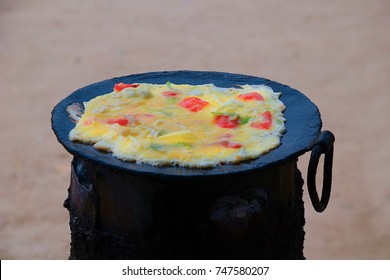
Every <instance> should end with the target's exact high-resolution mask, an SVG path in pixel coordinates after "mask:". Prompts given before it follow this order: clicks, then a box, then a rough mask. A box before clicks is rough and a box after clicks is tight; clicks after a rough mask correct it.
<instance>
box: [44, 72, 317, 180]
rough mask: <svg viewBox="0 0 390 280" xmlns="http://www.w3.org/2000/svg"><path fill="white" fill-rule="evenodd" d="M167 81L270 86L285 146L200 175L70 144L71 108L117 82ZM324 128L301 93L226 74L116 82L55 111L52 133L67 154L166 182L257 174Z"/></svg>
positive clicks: (307, 146)
mask: <svg viewBox="0 0 390 280" xmlns="http://www.w3.org/2000/svg"><path fill="white" fill-rule="evenodd" d="M167 81H170V82H172V83H175V84H191V85H198V84H208V83H213V84H214V85H216V86H218V87H234V86H236V85H244V84H250V85H254V84H264V85H267V86H270V87H271V88H272V89H273V90H274V91H276V92H281V93H282V94H281V97H280V98H281V100H282V102H283V103H284V104H285V106H286V110H285V111H284V115H285V118H286V129H287V131H286V132H285V134H284V135H283V137H282V141H281V145H280V146H279V147H277V148H276V149H273V150H271V151H270V152H268V153H267V154H264V155H262V156H260V157H259V158H257V159H255V160H249V161H245V162H242V163H238V164H224V165H220V166H216V167H213V168H207V169H197V168H187V167H176V166H163V167H155V166H151V165H143V164H136V163H132V162H124V161H122V160H119V159H117V158H115V157H113V156H112V154H111V153H105V152H100V151H98V150H96V149H95V148H94V147H93V146H92V145H87V144H82V143H78V142H72V141H70V140H69V139H68V134H69V132H70V130H71V129H72V128H73V127H74V126H75V123H74V122H72V121H71V120H70V118H69V115H68V112H67V111H66V108H67V107H68V106H69V105H71V104H73V103H79V104H82V103H83V102H85V101H89V100H90V99H92V98H94V97H96V96H98V95H102V94H106V93H109V92H111V91H112V90H113V87H114V84H116V83H119V82H124V83H155V84H165V83H166V82H167ZM321 126H322V122H321V116H320V112H319V110H318V108H317V107H316V106H315V105H314V104H313V103H312V102H311V101H310V100H309V99H308V98H307V97H306V96H305V95H303V94H302V93H301V92H299V91H297V90H295V89H293V88H291V87H289V86H286V85H283V84H280V83H277V82H274V81H270V80H268V79H264V78H259V77H253V76H248V75H241V74H230V73H222V72H203V71H164V72H150V73H143V74H136V75H129V76H123V77H117V78H113V79H109V80H105V81H101V82H98V83H95V84H91V85H88V86H86V87H83V88H81V89H79V90H76V91H75V92H73V93H72V94H71V95H69V96H68V97H66V98H65V99H64V100H62V101H61V102H60V103H58V104H57V106H56V107H55V108H54V109H53V111H52V128H53V130H54V132H55V134H56V136H57V139H58V141H59V142H60V143H61V144H62V145H63V146H64V147H65V149H66V150H67V151H68V152H69V153H71V154H73V155H75V156H80V157H83V158H85V159H88V160H91V161H94V162H96V163H99V164H104V165H107V166H110V167H112V168H119V169H121V170H126V171H128V172H134V173H148V174H149V175H162V176H210V175H212V176H216V175H226V174H233V173H243V172H247V171H254V170H258V169H262V168H265V167H268V166H271V165H275V164H279V163H282V162H286V161H289V160H292V159H294V158H297V157H298V156H300V155H302V154H304V153H305V152H307V151H309V150H311V149H312V147H313V145H312V144H313V141H315V139H316V138H317V136H318V135H319V133H320V130H321Z"/></svg>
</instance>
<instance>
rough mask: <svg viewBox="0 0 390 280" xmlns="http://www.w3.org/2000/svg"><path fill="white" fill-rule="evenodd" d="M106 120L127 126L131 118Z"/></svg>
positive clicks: (109, 122)
mask: <svg viewBox="0 0 390 280" xmlns="http://www.w3.org/2000/svg"><path fill="white" fill-rule="evenodd" d="M106 122H107V123H108V124H119V125H122V126H125V125H127V124H128V123H129V120H128V119H125V118H119V119H108V120H107V121H106Z"/></svg>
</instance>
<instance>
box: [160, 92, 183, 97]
mask: <svg viewBox="0 0 390 280" xmlns="http://www.w3.org/2000/svg"><path fill="white" fill-rule="evenodd" d="M162 95H163V96H166V97H176V96H178V95H179V93H178V92H177V91H172V90H167V91H163V92H162Z"/></svg>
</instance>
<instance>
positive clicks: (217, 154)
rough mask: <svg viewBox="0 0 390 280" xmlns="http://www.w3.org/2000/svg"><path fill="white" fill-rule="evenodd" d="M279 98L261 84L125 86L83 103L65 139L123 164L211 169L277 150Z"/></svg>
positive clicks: (280, 117)
mask: <svg viewBox="0 0 390 280" xmlns="http://www.w3.org/2000/svg"><path fill="white" fill-rule="evenodd" d="M279 96H280V93H278V92H274V91H273V90H272V88H270V87H268V86H265V85H241V86H237V87H234V88H222V87H216V86H215V85H213V84H204V85H187V84H173V83H170V82H167V83H166V84H147V83H139V84H125V83H118V84H115V85H114V88H113V91H112V92H111V93H107V94H104V95H100V96H98V97H96V98H94V99H92V100H90V101H88V102H85V103H84V107H85V110H84V113H83V115H82V116H81V118H79V120H78V122H77V124H76V126H75V128H74V129H72V130H71V131H70V133H69V139H70V140H72V141H80V142H83V143H89V144H93V145H94V147H95V148H96V149H99V150H105V151H110V152H112V153H113V155H114V156H115V157H117V158H119V159H121V160H124V161H135V162H137V163H146V164H151V165H178V166H185V167H197V168H204V167H212V166H215V165H219V164H223V163H237V162H241V161H244V160H248V159H254V158H257V157H259V156H261V155H262V154H264V153H266V152H268V151H270V150H271V149H273V148H275V147H277V146H279V145H280V138H281V136H282V134H283V132H284V130H285V126H284V122H285V118H284V117H283V111H284V109H285V106H284V104H283V103H282V102H281V101H280V100H279Z"/></svg>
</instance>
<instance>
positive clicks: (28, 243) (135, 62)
mask: <svg viewBox="0 0 390 280" xmlns="http://www.w3.org/2000/svg"><path fill="white" fill-rule="evenodd" d="M147 3H150V4H147ZM389 27H390V2H389V1H387V0H382V1H381V0H372V1H366V0H343V1H335V0H332V1H321V0H316V1H313V0H298V1H287V0H277V1H275V0H272V1H271V0H267V1H249V0H241V1H223V0H218V1H195V0H193V1H191V0H162V1H153V2H150V1H126V0H111V1H96V0H83V1H76V0H67V1H53V0H35V1H30V0H0V86H1V104H0V114H1V118H0V131H1V134H0V139H1V145H0V155H1V157H0V178H1V181H0V199H1V203H0V259H66V258H67V257H68V256H69V242H70V232H69V227H68V213H67V211H66V209H64V208H63V207H62V203H63V200H64V199H65V198H66V195H67V187H68V185H69V166H70V161H71V156H70V155H69V154H67V152H66V151H65V150H64V149H63V147H62V146H61V145H60V144H58V143H57V141H56V139H55V136H54V134H53V132H52V130H51V127H50V112H51V110H52V108H53V107H54V106H55V104H57V103H58V102H59V101H60V100H61V99H62V98H64V97H66V96H67V95H68V94H70V93H71V92H73V91H74V90H76V89H78V88H80V87H82V86H85V85H87V84H90V83H93V82H97V81H100V80H103V79H107V78H111V77H115V76H122V75H127V74H133V73H142V72H149V71H157V70H180V69H188V70H215V71H223V72H232V73H242V74H249V75H255V76H260V77H266V78H269V79H272V80H276V81H279V82H281V83H284V84H288V85H290V86H292V87H294V88H297V89H299V90H300V91H301V92H303V93H305V95H307V96H308V97H309V98H310V99H311V100H313V102H315V103H316V104H317V106H318V107H319V108H320V111H321V113H322V119H323V122H324V129H328V130H331V131H332V132H333V133H334V134H335V135H336V146H335V159H334V170H333V172H334V175H333V176H334V179H333V192H332V196H331V201H330V204H329V207H328V209H327V210H326V211H325V212H324V213H322V214H318V213H316V212H315V211H314V209H313V208H312V207H311V205H310V200H309V198H308V196H307V192H305V197H304V199H305V202H306V219H307V224H306V226H305V229H306V241H305V255H306V257H307V258H308V259H390V218H389V217H390V188H389V187H390V183H389V179H388V173H389V171H390V149H389V143H390V130H389V124H388V121H389V119H390V113H389V112H390V111H389V110H388V108H389V107H390V94H389V90H388V88H389V86H388V81H389V78H390V36H389V31H388V29H389ZM308 156H309V155H308V154H306V155H304V156H302V157H301V158H300V160H299V166H300V168H301V170H302V171H303V173H306V167H307V161H308Z"/></svg>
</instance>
